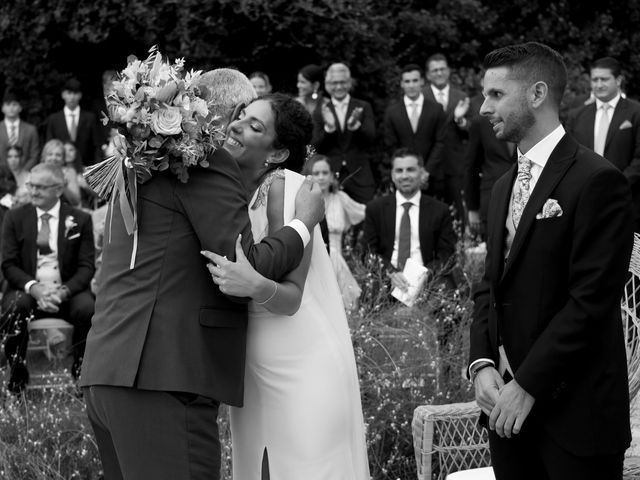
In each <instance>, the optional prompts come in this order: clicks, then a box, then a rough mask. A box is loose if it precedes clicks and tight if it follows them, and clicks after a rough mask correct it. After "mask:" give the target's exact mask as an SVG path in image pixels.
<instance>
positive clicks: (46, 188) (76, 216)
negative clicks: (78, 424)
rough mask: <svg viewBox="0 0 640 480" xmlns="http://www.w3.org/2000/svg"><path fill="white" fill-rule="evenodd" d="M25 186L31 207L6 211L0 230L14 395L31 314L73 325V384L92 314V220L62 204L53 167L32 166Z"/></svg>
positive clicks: (23, 372)
mask: <svg viewBox="0 0 640 480" xmlns="http://www.w3.org/2000/svg"><path fill="white" fill-rule="evenodd" d="M26 186H27V188H28V189H29V193H30V197H31V203H29V204H27V205H23V206H21V207H18V208H16V209H12V210H9V211H8V212H7V214H6V216H5V219H4V223H3V228H2V273H3V274H4V276H5V278H6V279H7V282H8V291H7V292H6V294H5V295H4V296H3V298H2V315H3V319H2V322H1V324H2V325H3V326H4V329H5V333H6V334H7V338H6V341H5V347H4V351H5V356H6V357H7V359H8V360H9V364H10V367H11V374H10V378H9V383H8V388H9V390H10V391H11V392H13V393H20V392H21V391H22V390H24V388H25V387H26V385H27V383H28V381H29V371H28V370H27V367H26V365H25V355H26V351H27V343H28V340H29V334H28V330H27V324H28V321H29V319H30V318H31V316H32V315H33V317H32V318H34V319H38V318H46V317H57V318H62V319H64V320H66V321H68V322H69V323H71V324H72V325H73V326H74V331H73V339H72V345H73V366H72V369H71V373H72V375H73V377H74V379H75V380H77V379H78V376H79V372H80V366H81V363H82V356H83V354H84V345H85V340H86V338H87V333H88V331H89V327H90V326H91V317H92V316H93V311H94V297H93V295H92V293H91V290H90V283H91V279H92V278H93V274H94V271H95V265H94V261H95V254H94V242H93V228H92V224H91V216H90V215H89V214H87V213H85V212H83V211H82V210H78V209H76V208H73V207H71V206H70V205H68V204H66V203H62V202H61V201H60V197H61V195H62V192H63V191H64V174H63V173H62V170H61V169H60V167H58V166H56V165H49V164H38V165H36V166H34V167H33V169H31V172H30V175H29V181H28V182H27V183H26ZM62 340H63V339H59V340H58V341H62Z"/></svg>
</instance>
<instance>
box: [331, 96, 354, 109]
mask: <svg viewBox="0 0 640 480" xmlns="http://www.w3.org/2000/svg"><path fill="white" fill-rule="evenodd" d="M350 100H351V95H349V94H348V93H347V95H346V96H345V97H344V98H343V99H342V100H336V99H335V98H333V97H331V103H333V106H334V107H338V106H340V105H344V106H347V105H349V101H350Z"/></svg>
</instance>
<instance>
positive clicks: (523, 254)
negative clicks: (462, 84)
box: [470, 135, 633, 456]
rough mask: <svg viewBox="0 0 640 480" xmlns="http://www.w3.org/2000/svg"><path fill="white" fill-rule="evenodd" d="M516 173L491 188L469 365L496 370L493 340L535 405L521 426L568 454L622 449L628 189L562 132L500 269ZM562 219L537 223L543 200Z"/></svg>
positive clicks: (625, 439)
mask: <svg viewBox="0 0 640 480" xmlns="http://www.w3.org/2000/svg"><path fill="white" fill-rule="evenodd" d="M516 173H517V168H516V166H513V167H512V168H511V170H509V172H508V173H507V174H505V175H504V176H503V177H501V178H500V179H499V180H498V181H497V182H496V184H495V186H494V188H493V192H492V195H491V202H490V207H489V220H488V241H487V250H488V252H487V258H486V264H485V276H484V279H483V281H482V282H481V284H480V285H479V286H478V287H477V289H476V291H475V293H474V300H475V307H474V319H473V322H472V324H471V330H470V339H471V344H470V361H471V362H473V361H475V360H478V359H480V358H489V359H492V360H494V361H495V362H496V365H498V358H499V355H498V346H499V344H500V340H501V341H502V345H503V346H504V348H505V351H506V354H507V358H508V360H509V364H510V365H511V367H512V370H513V372H514V374H515V380H516V381H517V382H518V384H519V385H520V386H521V387H522V388H524V390H525V391H527V392H528V393H529V394H531V395H532V396H533V397H534V398H535V404H534V405H533V409H532V411H531V413H530V415H529V417H528V418H527V419H526V420H525V428H527V425H532V426H535V428H538V427H540V428H543V429H544V430H545V431H546V432H547V434H548V435H549V436H550V437H551V438H552V439H553V440H554V441H555V442H556V443H557V444H558V445H559V446H561V447H562V448H564V449H566V450H567V451H569V452H571V453H573V454H574V455H581V456H582V455H598V454H610V453H614V452H616V453H617V452H621V451H623V450H624V449H626V448H627V446H628V445H629V442H630V429H629V387H628V383H627V364H626V355H625V347H624V340H623V332H622V328H621V316H620V298H621V294H622V289H623V285H624V282H625V278H626V271H627V268H628V264H629V256H630V252H631V247H632V244H633V233H632V225H631V222H629V215H630V211H631V203H630V199H631V196H630V192H629V186H628V184H627V182H626V181H625V179H624V177H623V176H622V175H621V174H620V172H619V171H618V170H617V169H615V168H614V167H613V166H612V165H611V164H610V163H609V162H606V161H604V160H603V159H602V158H601V157H600V156H598V155H596V154H595V153H593V152H592V151H590V150H588V149H587V148H585V147H583V146H580V145H578V143H577V142H576V141H575V140H574V139H573V138H572V137H571V136H569V135H565V136H564V137H563V138H562V139H561V141H560V143H559V144H558V145H557V146H556V148H555V149H554V150H553V152H552V154H551V156H550V157H549V160H548V163H547V164H546V166H545V167H544V169H543V171H542V174H541V176H540V178H539V179H538V182H537V183H536V185H535V188H534V190H533V192H532V193H531V197H530V199H529V201H528V203H527V205H526V207H525V209H524V212H523V214H522V217H521V220H520V224H519V226H518V229H517V231H516V234H515V238H514V239H513V243H512V246H511V250H510V253H509V256H508V257H507V259H506V261H505V258H504V241H505V234H506V227H505V222H506V218H507V213H508V212H507V210H508V208H509V200H510V197H511V190H512V185H513V182H514V180H515V177H516ZM550 198H552V199H555V200H557V202H558V204H559V205H560V207H561V209H562V215H561V216H557V217H554V218H546V219H536V214H537V213H538V212H540V211H541V210H542V207H543V205H544V204H545V202H546V201H547V199H550Z"/></svg>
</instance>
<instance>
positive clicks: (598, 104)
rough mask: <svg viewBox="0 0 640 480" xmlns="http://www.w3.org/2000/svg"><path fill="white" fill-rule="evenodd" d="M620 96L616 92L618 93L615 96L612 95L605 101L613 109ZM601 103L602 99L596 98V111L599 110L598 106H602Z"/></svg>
mask: <svg viewBox="0 0 640 480" xmlns="http://www.w3.org/2000/svg"><path fill="white" fill-rule="evenodd" d="M620 98H621V95H620V92H618V94H617V95H616V96H615V97H613V98H612V99H611V100H609V101H608V102H607V103H608V104H609V105H611V106H612V107H613V108H614V110H615V108H616V105H618V102H619V101H620ZM603 104H604V102H603V101H602V100H598V99H597V98H596V111H598V110H600V107H602V105H603Z"/></svg>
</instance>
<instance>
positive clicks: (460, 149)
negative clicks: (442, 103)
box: [423, 85, 468, 178]
mask: <svg viewBox="0 0 640 480" xmlns="http://www.w3.org/2000/svg"><path fill="white" fill-rule="evenodd" d="M423 93H424V97H425V98H426V99H427V100H430V101H432V102H436V103H437V100H436V98H435V97H434V95H433V90H432V89H431V86H430V85H427V86H426V87H425V88H424V90H423ZM465 98H467V94H466V93H464V92H463V91H462V90H458V89H457V88H455V87H453V85H450V86H449V102H448V103H447V110H446V111H445V112H444V113H445V117H446V118H445V135H444V151H443V158H442V168H441V173H440V176H436V178H443V177H456V176H458V177H460V176H463V175H464V168H465V164H464V161H465V152H466V147H467V138H468V131H467V127H464V128H463V127H459V126H458V124H456V122H455V119H454V114H453V113H454V111H455V109H456V105H458V102H459V101H460V100H464V99H465Z"/></svg>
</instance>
